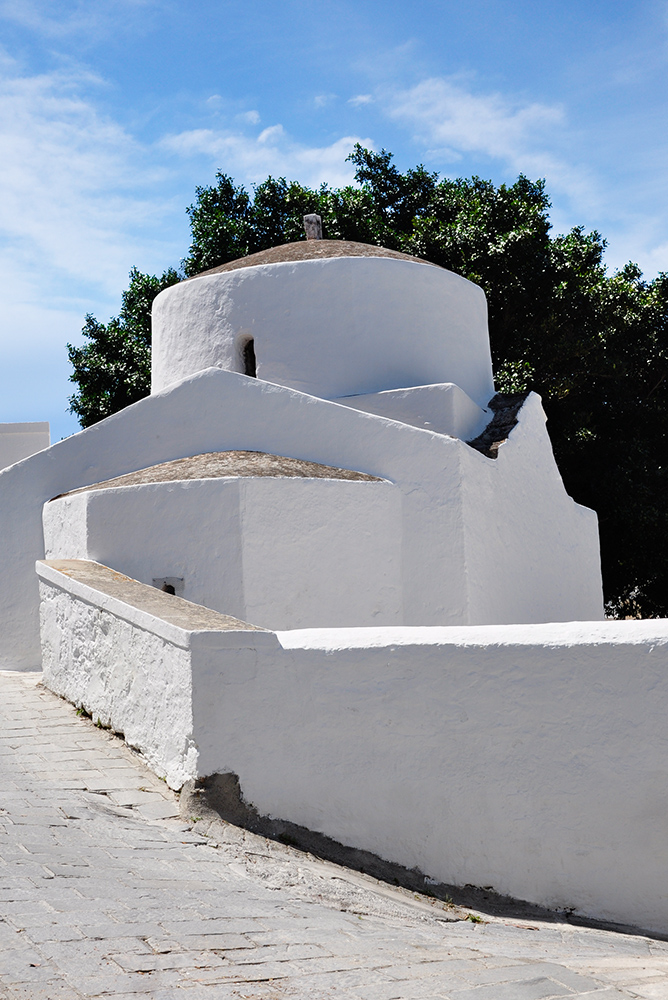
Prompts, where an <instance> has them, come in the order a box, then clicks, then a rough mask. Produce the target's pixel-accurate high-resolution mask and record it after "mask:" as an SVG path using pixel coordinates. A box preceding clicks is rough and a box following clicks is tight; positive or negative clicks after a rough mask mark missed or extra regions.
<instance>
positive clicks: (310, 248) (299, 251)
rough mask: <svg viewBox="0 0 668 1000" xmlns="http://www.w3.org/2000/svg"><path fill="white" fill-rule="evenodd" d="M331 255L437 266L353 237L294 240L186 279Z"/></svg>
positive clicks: (318, 258)
mask: <svg viewBox="0 0 668 1000" xmlns="http://www.w3.org/2000/svg"><path fill="white" fill-rule="evenodd" d="M333 257H385V258H390V259H391V260H407V261H410V262H411V263H413V264H426V265H427V266H428V267H439V265H438V264H432V263H431V261H429V260H424V259H423V258H422V257H412V256H411V255H410V254H407V253H401V252H400V251H399V250H388V249H387V247H377V246H372V245H371V244H370V243H356V242H354V241H353V240H297V241H296V242H295V243H283V244H282V245H281V246H278V247H270V248H269V249H268V250H260V251H259V253H252V254H249V255H248V257H240V258H239V259H238V260H230V261H228V262H227V263H226V264H219V265H218V266H217V267H211V268H209V269H208V270H207V271H202V272H201V273H200V274H196V275H193V277H192V278H187V279H186V280H187V281H193V280H194V279H195V278H202V277H204V276H205V275H209V274H223V273H224V272H225V271H238V270H239V269H240V268H242V267H257V266H259V265H262V264H284V263H290V262H292V261H295V262H296V261H301V260H327V259H331V258H333Z"/></svg>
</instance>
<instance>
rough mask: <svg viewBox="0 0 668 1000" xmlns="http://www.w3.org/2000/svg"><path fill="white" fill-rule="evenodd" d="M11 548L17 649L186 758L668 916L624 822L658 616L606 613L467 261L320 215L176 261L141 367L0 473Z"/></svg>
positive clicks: (349, 820) (331, 814)
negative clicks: (452, 266)
mask: <svg viewBox="0 0 668 1000" xmlns="http://www.w3.org/2000/svg"><path fill="white" fill-rule="evenodd" d="M1 444H2V427H1V426H0V449H1ZM1 457H2V452H1V450H0V458H1ZM0 559H1V562H2V573H3V580H4V586H3V588H2V591H1V592H0V629H1V630H2V647H1V649H0V654H1V655H2V659H3V665H4V667H5V669H27V670H35V669H40V668H41V667H42V666H43V669H44V678H45V683H47V684H48V685H49V686H50V687H52V688H53V690H55V691H56V692H57V693H59V694H61V695H63V696H64V697H67V698H68V699H69V700H71V701H73V702H74V703H76V704H81V705H83V706H84V707H85V708H86V709H87V710H88V711H90V712H92V713H93V714H94V715H95V717H100V718H101V720H102V721H103V722H104V723H105V724H108V725H110V726H112V728H114V729H115V730H117V731H119V732H122V733H123V734H124V735H125V738H126V739H127V740H128V742H130V743H131V744H132V745H134V746H136V747H138V748H139V749H140V750H141V751H142V752H143V753H144V754H145V755H146V757H147V759H148V760H149V762H150V763H151V765H152V766H153V767H154V768H155V770H156V771H158V773H160V774H162V775H163V776H165V777H166V778H167V780H168V781H169V783H170V784H171V785H172V786H173V787H175V788H178V787H181V786H182V785H183V784H184V782H186V781H189V780H197V779H198V778H201V777H203V776H206V775H211V774H217V773H224V774H234V775H235V776H236V777H238V779H239V783H240V788H241V792H242V794H243V796H244V797H245V799H246V801H247V802H248V803H251V804H252V805H253V806H254V807H255V808H256V809H257V810H258V811H259V812H260V813H262V814H265V815H269V816H275V817H280V818H282V819H285V820H289V821H291V822H294V823H299V824H302V825H304V826H306V827H309V828H310V829H313V830H316V831H318V832H322V833H325V834H327V835H328V836H330V837H333V838H335V839H337V840H339V841H341V842H342V843H344V844H348V845H350V846H354V847H360V848H363V849H366V850H370V851H374V852H375V853H377V854H379V855H380V856H382V857H385V858H387V859H388V860H392V861H397V862H399V863H401V864H404V865H406V866H408V867H418V868H420V870H422V871H424V872H425V873H426V874H428V875H430V876H434V877H437V878H440V879H442V880H443V881H449V882H452V883H462V884H463V883H472V884H477V885H493V886H494V887H495V888H496V889H497V890H498V891H499V892H504V893H510V894H512V895H515V896H517V897H519V898H524V899H528V900H532V901H535V902H539V903H543V904H545V905H548V906H550V905H554V906H562V905H563V906H570V907H574V908H575V909H580V910H582V912H586V913H589V914H590V915H594V916H600V917H605V918H606V919H612V920H626V921H629V920H633V919H635V916H634V915H635V914H636V911H638V912H640V908H642V916H643V921H644V924H645V925H647V921H648V919H649V920H650V922H651V921H654V923H660V922H661V921H664V920H665V919H668V890H666V891H665V892H664V890H663V889H659V888H658V885H659V883H658V881H657V878H656V871H657V867H656V866H657V865H659V867H661V865H663V866H664V868H665V866H666V863H667V862H668V844H666V843H665V838H663V840H662V841H661V844H660V847H659V846H657V852H658V855H657V856H652V858H651V862H650V861H649V860H648V856H647V851H639V849H638V846H637V845H638V827H637V825H636V822H635V820H634V817H636V816H637V820H638V823H640V824H641V827H642V831H643V834H642V836H644V837H645V838H646V840H647V838H649V841H651V842H652V843H653V842H654V841H653V840H652V838H653V837H655V833H654V832H653V830H652V829H650V827H651V825H652V822H653V821H652V820H651V819H650V820H648V819H647V818H646V814H644V813H643V808H644V805H643V803H646V801H647V797H648V796H651V795H652V794H653V792H652V789H653V787H654V785H653V783H655V781H656V777H655V776H656V768H653V767H650V766H649V765H648V760H649V759H654V760H655V762H656V745H657V744H656V740H657V739H660V740H661V741H663V743H665V740H664V738H663V730H664V721H663V720H664V718H665V705H666V702H665V701H664V700H663V699H664V697H666V696H668V655H667V654H668V623H666V622H606V621H604V616H603V597H602V587H601V574H600V559H599V550H598V531H597V519H596V515H595V514H594V512H593V511H591V510H589V509H587V508H584V507H582V506H580V505H578V504H576V503H575V502H574V501H573V500H572V499H571V498H570V497H569V496H568V495H567V493H566V491H565V489H564V486H563V483H562V480H561V477H560V475H559V471H558V469H557V466H556V464H555V461H554V457H553V454H552V448H551V445H550V441H549V437H548V434H547V431H546V426H545V416H544V413H543V410H542V407H541V402H540V399H539V397H538V396H536V395H535V394H529V395H528V396H526V397H502V396H496V395H495V393H494V383H493V378H492V365H491V358H490V348H489V337H488V332H487V311H486V302H485V296H484V294H483V292H482V290H481V289H480V288H478V287H477V286H475V285H473V284H471V283H470V282H469V281H466V280H465V279H463V278H461V277H458V276H457V275H455V274H452V273H451V272H449V271H446V270H444V269H443V268H440V267H437V266H435V265H432V264H429V263H426V262H425V261H421V260H418V259H416V258H411V257H408V256H406V255H403V254H400V253H396V252H394V251H389V250H384V249H381V248H378V247H372V246H367V245H362V244H357V243H350V242H345V241H331V240H322V239H308V240H306V241H302V242H298V243H292V244H287V245H285V246H281V247H276V248H273V249H271V250H268V251H263V252H262V253H259V254H255V255H253V256H250V257H246V258H244V259H242V260H239V261H234V262H232V263H228V264H224V265H222V266H221V267H218V268H214V269H213V270H211V271H208V272H205V273H204V274H201V275H198V276H197V277H195V278H191V279H189V280H187V281H184V282H182V283H180V284H178V285H175V286H173V287H171V288H169V289H167V290H166V291H163V292H162V293H161V294H160V295H159V296H158V297H157V299H156V300H155V302H154V306H153V359H152V391H151V395H150V396H149V397H147V398H146V399H143V400H141V401H139V402H138V403H135V404H134V405H133V406H130V407H128V408H127V409H125V410H123V411H122V412H120V413H118V414H115V415H114V416H112V417H109V418H108V419H106V420H104V421H102V422H100V423H99V424H96V425H94V426H92V427H90V428H88V429H87V430H84V431H82V432H81V433H79V434H76V435H74V436H73V437H71V438H68V439H66V440H64V441H62V442H60V443H58V444H55V445H53V446H51V447H47V448H46V449H45V450H42V451H40V452H38V453H37V454H34V455H32V456H31V457H28V458H25V459H24V460H23V461H19V462H18V463H15V464H12V465H10V466H9V467H8V468H6V469H5V470H4V471H3V472H1V473H0ZM36 567H37V568H36ZM40 605H41V613H40ZM40 615H41V637H40ZM657 670H658V672H659V673H658V674H657ZM631 676H632V681H631V680H630V678H631ZM657 678H658V679H657ZM621 689H623V690H624V692H625V695H624V699H625V700H624V702H623V704H624V710H623V712H620V704H621V702H620V691H621ZM640 720H642V731H641V730H640V728H639V726H640ZM631 734H633V739H631ZM659 734H660V736H659ZM663 743H662V745H663ZM662 752H663V751H662ZM666 753H668V751H667V752H666ZM648 755H649V756H648ZM666 765H667V766H668V759H667V760H666ZM620 796H621V797H622V798H624V801H625V817H626V818H625V820H624V821H623V822H621V823H619V824H617V825H615V823H614V822H613V819H614V817H615V816H616V812H615V811H616V808H617V806H618V803H619V801H620ZM666 801H668V800H666ZM643 815H645V819H642V818H641V817H642V816H643ZM665 818H666V819H668V814H667V815H666V817H665ZM648 824H649V826H648ZM656 836H657V837H658V833H657V834H656ZM641 839H642V837H641ZM655 839H656V838H655ZM649 841H648V842H649ZM658 844H659V841H658V840H657V845H658ZM650 853H651V852H650ZM613 872H614V873H615V877H614V878H613V876H612V873H613ZM624 872H627V874H624ZM666 884H668V883H666ZM648 900H649V902H648ZM648 913H649V914H650V915H649V917H648Z"/></svg>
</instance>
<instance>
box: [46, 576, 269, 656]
mask: <svg viewBox="0 0 668 1000" xmlns="http://www.w3.org/2000/svg"><path fill="white" fill-rule="evenodd" d="M35 568H36V571H37V575H38V577H39V578H40V580H43V581H45V582H46V583H49V584H51V585H53V586H56V587H58V588H60V589H61V590H64V591H66V592H68V593H70V594H72V596H73V597H76V598H78V599H80V600H83V601H85V602H86V603H88V604H92V605H94V606H96V607H98V608H100V610H102V611H107V612H109V613H110V614H112V615H115V616H116V617H118V618H122V619H123V620H125V621H127V622H130V624H133V625H136V626H138V627H139V628H143V629H145V630H146V631H148V632H153V633H154V634H156V635H159V636H161V637H162V638H163V639H166V640H167V641H168V642H171V643H173V644H174V645H176V646H180V647H181V648H183V649H190V648H193V647H196V648H200V649H204V648H207V649H223V648H235V647H239V646H257V645H259V644H261V645H267V644H269V645H276V644H277V642H278V640H277V638H276V635H275V633H274V632H269V631H268V630H266V629H263V628H259V627H258V626H256V625H250V624H249V623H248V622H242V621H240V620H239V619H238V618H232V617H231V616H229V615H223V614H220V612H218V611H212V610H211V609H210V608H205V607H203V606H202V605H201V604H192V603H191V602H190V601H186V600H184V599H183V598H182V597H176V596H174V595H173V594H166V593H164V592H163V591H161V590H158V589H157V588H155V587H151V586H149V585H148V584H145V583H140V582H139V581H138V580H133V579H131V578H130V577H129V576H124V575H123V574H122V573H118V572H117V571H116V570H113V569H110V568H109V567H108V566H103V565H102V564H101V563H96V562H92V561H90V560H87V559H52V560H47V559H39V560H38V561H37V563H36V566H35Z"/></svg>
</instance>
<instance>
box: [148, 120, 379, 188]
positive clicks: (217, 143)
mask: <svg viewBox="0 0 668 1000" xmlns="http://www.w3.org/2000/svg"><path fill="white" fill-rule="evenodd" d="M356 142H361V143H362V144H363V145H365V146H368V147H370V148H373V145H374V144H373V141H372V140H371V139H368V138H367V139H362V138H360V137H358V136H344V137H343V138H341V139H337V140H336V141H335V142H333V143H331V144H330V145H328V146H306V145H304V144H302V143H299V142H297V141H296V140H295V139H294V138H292V136H290V135H289V134H288V133H287V132H286V130H285V129H284V128H283V126H282V125H280V124H277V125H271V126H269V127H268V128H266V129H264V130H263V131H262V132H260V133H259V134H258V135H255V136H252V135H248V134H247V133H245V132H242V131H234V130H214V129H190V130H188V131H185V132H179V133H178V134H174V135H169V136H166V137H165V138H164V139H163V140H162V143H161V145H162V147H163V148H164V149H166V150H169V151H170V152H171V153H174V154H177V155H178V156H180V157H195V156H206V157H207V158H209V159H210V160H211V161H212V164H213V165H215V166H217V167H221V168H222V169H223V170H224V171H225V172H226V173H231V174H232V175H233V176H235V177H245V178H248V179H249V180H250V181H259V180H262V179H264V178H265V177H267V175H268V174H272V175H273V176H274V177H276V176H279V175H280V176H284V177H287V178H288V179H295V180H299V181H301V182H302V183H303V184H309V185H319V184H322V183H325V182H326V183H328V184H330V185H333V186H338V185H342V184H349V183H350V182H351V181H352V180H353V176H354V169H353V168H352V167H351V166H350V165H349V164H347V163H346V162H345V160H346V157H347V156H348V154H349V153H350V152H351V151H352V149H353V146H354V145H355V143H356Z"/></svg>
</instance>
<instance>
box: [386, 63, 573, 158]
mask: <svg viewBox="0 0 668 1000" xmlns="http://www.w3.org/2000/svg"><path fill="white" fill-rule="evenodd" d="M383 104H384V106H385V109H386V111H387V113H388V114H389V115H390V117H391V118H394V119H395V120H397V121H400V122H402V123H403V124H405V125H408V126H409V127H410V128H411V129H412V130H413V131H414V133H415V136H416V138H418V139H419V140H420V141H422V142H424V143H426V144H428V145H429V146H431V147H435V149H436V150H438V151H439V152H440V153H441V155H443V156H444V157H449V158H450V159H452V160H457V159H459V158H460V156H461V155H462V153H477V154H480V153H482V154H483V155H485V156H489V157H491V158H494V159H500V160H504V161H505V162H506V163H508V164H509V165H510V166H512V167H513V168H514V169H517V168H519V167H520V166H521V165H522V164H525V163H526V161H527V158H529V159H531V160H532V161H535V160H540V161H544V160H545V158H546V154H545V153H544V152H539V150H540V147H541V145H542V144H541V142H540V140H541V139H544V138H545V135H546V133H547V132H548V131H549V130H554V129H555V128H560V127H561V126H563V124H564V118H565V116H564V110H563V108H561V107H560V106H559V105H549V104H540V103H537V102H532V103H528V104H524V105H522V104H518V103H513V102H511V101H509V100H508V98H506V97H504V96H502V95H501V94H498V93H492V94H475V93H473V92H472V91H470V90H467V89H466V88H465V87H464V86H462V85H461V84H458V83H456V82H454V81H453V80H449V79H447V78H443V77H432V78H431V79H428V80H423V81H422V82H421V83H418V84H417V85H416V86H414V87H410V88H409V89H406V90H397V91H394V92H392V93H390V94H388V95H386V97H385V100H384V101H383Z"/></svg>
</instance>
